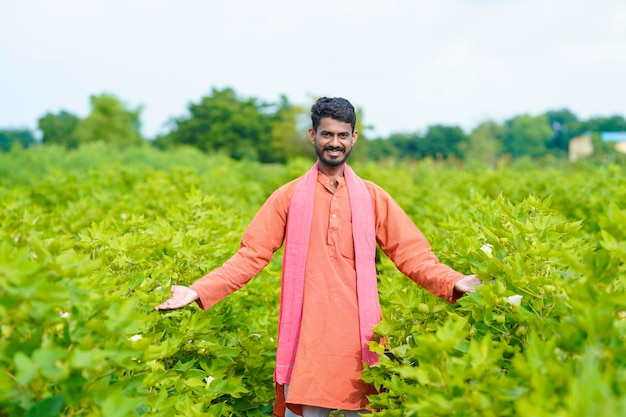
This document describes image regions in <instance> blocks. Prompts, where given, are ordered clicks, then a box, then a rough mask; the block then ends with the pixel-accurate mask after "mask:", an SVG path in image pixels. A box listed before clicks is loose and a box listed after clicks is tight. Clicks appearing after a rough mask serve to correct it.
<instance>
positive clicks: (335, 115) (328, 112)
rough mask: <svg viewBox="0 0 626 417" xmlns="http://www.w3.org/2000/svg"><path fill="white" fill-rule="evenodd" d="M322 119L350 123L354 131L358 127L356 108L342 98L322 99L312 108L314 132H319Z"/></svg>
mask: <svg viewBox="0 0 626 417" xmlns="http://www.w3.org/2000/svg"><path fill="white" fill-rule="evenodd" d="M322 117H330V118H331V119H335V120H339V121H340V122H346V123H350V125H351V126H352V131H354V127H355V125H356V112H355V111H354V106H352V104H350V102H349V101H348V100H346V99H345V98H342V97H332V98H331V97H321V98H319V99H318V100H317V102H316V103H315V104H314V105H313V106H311V122H312V124H313V130H315V131H317V128H318V126H319V125H320V120H321V119H322Z"/></svg>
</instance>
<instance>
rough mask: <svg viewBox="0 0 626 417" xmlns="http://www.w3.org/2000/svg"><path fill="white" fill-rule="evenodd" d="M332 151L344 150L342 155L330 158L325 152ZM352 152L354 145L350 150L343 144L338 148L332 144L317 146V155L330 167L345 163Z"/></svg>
mask: <svg viewBox="0 0 626 417" xmlns="http://www.w3.org/2000/svg"><path fill="white" fill-rule="evenodd" d="M332 151H340V152H343V155H340V156H338V157H337V158H328V157H326V156H325V155H324V152H332ZM350 153H352V147H350V148H349V149H348V150H346V148H345V147H343V146H338V147H336V148H333V147H332V146H326V147H324V148H322V149H320V148H318V147H317V146H316V147H315V154H316V155H317V158H318V159H319V161H320V162H321V163H322V164H324V165H326V166H329V167H338V166H340V165H342V164H344V163H345V162H346V161H347V160H348V157H349V156H350Z"/></svg>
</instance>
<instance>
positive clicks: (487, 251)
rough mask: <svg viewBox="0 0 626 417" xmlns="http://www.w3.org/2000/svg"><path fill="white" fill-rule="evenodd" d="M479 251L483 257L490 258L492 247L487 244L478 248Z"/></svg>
mask: <svg viewBox="0 0 626 417" xmlns="http://www.w3.org/2000/svg"><path fill="white" fill-rule="evenodd" d="M480 250H481V251H483V252H485V255H487V256H488V257H490V258H491V256H492V252H493V246H491V245H490V244H488V243H485V244H484V245H482V246H481V247H480Z"/></svg>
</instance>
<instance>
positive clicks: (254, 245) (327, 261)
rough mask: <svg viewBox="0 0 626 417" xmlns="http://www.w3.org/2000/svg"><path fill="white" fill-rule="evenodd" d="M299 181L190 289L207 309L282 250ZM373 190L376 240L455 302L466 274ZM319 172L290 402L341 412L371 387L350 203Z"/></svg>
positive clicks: (275, 197) (361, 402)
mask: <svg viewBox="0 0 626 417" xmlns="http://www.w3.org/2000/svg"><path fill="white" fill-rule="evenodd" d="M298 181H300V179H298V180H295V181H292V182H290V183H288V184H286V185H284V186H283V187H281V188H279V189H278V190H277V191H276V192H274V193H273V194H272V196H270V198H269V199H268V200H267V202H266V203H265V204H264V205H263V207H262V208H261V209H260V210H259V212H258V213H257V215H256V216H255V217H254V219H253V220H252V222H251V223H250V225H249V227H248V228H247V229H246V231H245V233H244V235H243V237H242V240H241V246H240V249H239V251H238V252H237V253H236V254H235V255H234V256H233V257H232V258H231V259H230V260H228V261H227V262H226V263H225V264H224V265H223V266H222V267H220V268H217V269H216V270H214V271H212V272H211V273H209V274H207V275H206V276H204V277H202V278H201V279H200V280H198V281H196V282H195V283H194V284H193V285H192V286H191V287H192V288H193V289H194V290H195V291H196V292H197V293H198V294H199V296H200V301H199V304H200V306H201V307H202V308H205V309H206V308H209V307H211V306H213V305H214V304H215V303H217V302H218V301H220V300H221V299H222V298H224V297H226V296H227V295H228V294H231V293H232V292H234V291H236V290H237V289H239V288H241V287H242V286H243V285H245V284H246V283H247V282H248V281H249V280H250V279H251V278H252V277H253V276H254V275H256V274H257V273H258V272H260V271H261V269H262V268H263V267H264V266H265V265H267V263H268V262H269V261H270V259H271V257H272V254H273V253H274V252H275V251H276V250H277V249H278V248H280V247H281V245H282V244H283V240H284V236H285V225H286V221H287V212H288V209H289V202H290V200H291V196H292V195H293V193H294V191H295V188H296V186H297V184H298ZM366 184H367V187H368V189H369V191H370V194H371V195H372V204H373V205H374V217H375V221H376V240H377V242H378V245H379V246H380V248H381V249H382V250H383V252H385V253H386V254H387V256H389V258H390V259H392V260H393V261H394V263H395V264H396V265H397V266H398V268H399V270H400V271H401V272H403V273H404V274H405V275H407V276H408V277H409V278H411V279H412V280H414V281H415V282H417V283H418V284H419V285H421V286H422V287H424V288H425V289H426V290H428V291H430V292H432V293H433V294H435V295H437V296H439V297H442V298H444V299H446V300H448V301H450V302H454V301H455V300H456V298H458V295H459V294H455V292H454V284H455V283H456V281H458V280H459V279H460V278H462V277H463V275H462V274H461V273H459V272H456V271H454V270H452V269H451V268H450V267H448V266H446V265H444V264H441V263H439V261H438V260H437V258H436V257H435V256H434V255H433V253H432V252H431V250H430V245H429V244H428V242H427V241H426V239H425V238H424V236H423V235H422V234H421V232H420V231H419V230H418V228H417V227H416V226H415V225H414V223H413V222H412V221H411V219H410V218H409V217H408V216H407V215H406V214H405V213H404V211H403V210H402V209H401V208H400V207H399V206H398V205H397V204H396V203H395V201H393V200H392V199H391V197H390V196H389V195H388V194H387V193H386V192H385V191H384V190H382V189H381V188H380V187H378V186H377V185H375V184H373V183H371V182H368V181H366ZM331 190H332V189H331V188H330V187H329V186H328V178H327V177H326V176H325V175H324V174H323V173H321V172H320V173H319V174H318V183H317V186H316V190H315V202H314V210H313V220H312V226H311V238H310V242H309V252H308V254H307V262H306V271H305V282H304V299H303V311H302V325H301V329H300V339H299V341H298V349H297V353H296V361H295V365H294V370H293V374H292V378H291V382H290V384H289V393H288V397H287V403H289V404H306V405H315V406H318V407H326V408H332V409H343V410H359V409H363V408H365V407H366V405H367V398H366V396H367V395H369V394H372V393H374V390H373V387H371V386H370V385H368V384H366V383H364V382H363V381H361V380H360V377H361V371H362V369H363V366H362V362H361V346H360V338H359V316H358V303H357V291H356V271H355V265H354V244H353V238H352V226H351V212H350V201H349V198H348V190H347V187H346V184H345V182H344V181H343V178H341V179H340V181H339V185H338V187H337V189H336V190H335V191H334V192H333V191H331Z"/></svg>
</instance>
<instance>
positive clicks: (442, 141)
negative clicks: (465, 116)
mask: <svg viewBox="0 0 626 417" xmlns="http://www.w3.org/2000/svg"><path fill="white" fill-rule="evenodd" d="M467 140H468V138H467V136H466V135H465V133H464V132H463V129H461V128H460V127H458V126H445V125H432V126H429V127H428V131H427V132H426V135H425V136H424V139H423V141H422V142H421V145H422V146H421V148H422V149H421V153H422V156H431V157H443V158H445V159H447V158H448V157H450V156H452V155H454V156H456V157H457V158H463V153H462V151H461V149H462V147H463V145H462V144H463V143H465V142H467Z"/></svg>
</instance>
